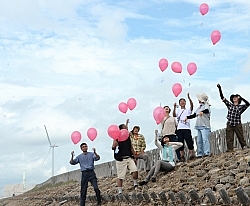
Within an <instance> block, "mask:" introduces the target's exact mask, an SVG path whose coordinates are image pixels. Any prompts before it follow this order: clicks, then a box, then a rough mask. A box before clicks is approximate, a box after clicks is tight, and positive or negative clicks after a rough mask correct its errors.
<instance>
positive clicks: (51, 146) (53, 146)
mask: <svg viewBox="0 0 250 206" xmlns="http://www.w3.org/2000/svg"><path fill="white" fill-rule="evenodd" d="M44 128H45V131H46V135H47V137H48V141H49V145H50V148H52V177H54V148H55V147H58V146H57V145H55V144H54V145H52V144H51V141H50V138H49V134H48V131H47V128H46V126H45V125H44Z"/></svg>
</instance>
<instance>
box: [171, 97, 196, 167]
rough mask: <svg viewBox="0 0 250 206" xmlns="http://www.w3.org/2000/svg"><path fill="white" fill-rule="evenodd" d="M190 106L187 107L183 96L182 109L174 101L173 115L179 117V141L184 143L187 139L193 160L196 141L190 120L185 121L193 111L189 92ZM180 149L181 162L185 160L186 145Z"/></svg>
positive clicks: (181, 100) (180, 103)
mask: <svg viewBox="0 0 250 206" xmlns="http://www.w3.org/2000/svg"><path fill="white" fill-rule="evenodd" d="M187 97H188V100H189V104H190V107H189V108H186V100H185V99H184V98H181V99H180V100H179V105H180V109H178V110H176V107H177V105H176V103H174V110H173V116H174V117H176V119H177V131H176V134H177V137H178V141H179V142H182V143H183V145H184V140H185V141H186V144H187V147H188V149H189V159H190V160H192V159H194V158H195V154H194V141H193V138H192V134H191V129H190V121H189V120H187V121H185V118H186V116H188V115H191V114H192V111H193V107H194V105H193V101H192V100H191V98H190V95H189V93H188V94H187ZM179 151H180V160H181V162H185V154H184V146H182V147H181V148H179Z"/></svg>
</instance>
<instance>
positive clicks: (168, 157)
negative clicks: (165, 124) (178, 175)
mask: <svg viewBox="0 0 250 206" xmlns="http://www.w3.org/2000/svg"><path fill="white" fill-rule="evenodd" d="M159 142H160V143H159ZM155 145H156V146H157V147H158V149H159V150H160V151H161V159H160V160H157V161H156V163H155V165H154V166H153V167H152V168H151V169H150V171H149V172H148V174H147V176H146V177H145V179H144V180H143V181H141V182H139V185H140V186H143V185H146V184H147V183H148V182H149V180H150V178H151V177H152V178H151V180H152V182H156V175H157V174H158V173H159V172H160V171H164V172H171V171H172V170H173V169H174V168H175V162H176V153H175V151H176V150H177V149H178V148H180V147H181V146H182V145H183V144H182V142H170V139H169V137H167V136H165V137H161V138H160V139H159V140H158V130H155Z"/></svg>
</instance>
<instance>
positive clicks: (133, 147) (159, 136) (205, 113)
mask: <svg viewBox="0 0 250 206" xmlns="http://www.w3.org/2000/svg"><path fill="white" fill-rule="evenodd" d="M217 87H218V89H219V94H220V98H221V100H222V101H223V102H224V103H225V105H226V106H227V109H228V114H227V125H226V141H227V150H228V151H233V149H234V145H233V143H234V132H235V133H236V136H237V138H238V140H239V142H240V145H241V147H242V149H245V148H246V147H247V144H246V141H245V140H244V136H243V127H242V124H241V114H242V113H243V112H244V111H245V110H246V109H247V108H248V107H249V105H250V104H249V102H248V101H247V100H245V99H244V98H243V97H241V96H240V95H238V94H236V95H233V94H232V95H231V96H230V101H231V102H230V101H229V100H227V99H226V98H225V97H224V96H223V93H222V89H221V86H220V84H218V85H217ZM187 97H188V100H189V103H190V107H189V108H186V100H185V99H184V98H181V99H180V100H179V106H180V108H179V109H177V107H178V106H177V104H176V103H174V109H173V112H172V115H173V116H171V115H170V114H171V109H170V107H169V106H164V109H165V117H164V119H163V120H162V122H161V132H160V133H158V130H155V145H156V146H157V148H159V150H160V156H161V158H160V159H159V160H157V161H156V162H155V163H154V165H153V166H152V167H151V162H150V159H149V157H148V155H147V154H146V153H145V149H146V141H145V138H144V136H143V135H142V134H140V133H139V131H140V127H139V126H134V127H133V129H132V131H130V132H129V137H128V138H127V139H126V140H125V141H122V142H121V141H118V140H116V139H114V140H113V144H112V150H113V151H114V158H115V160H116V169H117V187H118V193H122V185H123V180H124V179H125V176H126V172H127V169H128V170H129V172H130V174H131V175H132V179H133V184H134V188H135V189H136V188H137V187H138V184H139V185H140V186H143V185H145V184H147V183H148V182H149V180H150V179H151V181H152V182H156V176H157V174H158V173H159V171H165V172H171V171H172V170H174V168H175V165H176V162H177V161H181V162H183V161H186V159H185V157H186V156H187V155H185V153H184V144H185V143H186V145H187V147H188V149H189V155H188V156H189V159H190V160H193V159H194V158H196V157H197V158H201V157H207V156H209V155H210V142H209V136H210V132H211V125H210V116H211V109H210V106H211V105H210V103H209V101H208V96H207V95H206V94H201V95H197V99H198V102H199V106H198V107H197V109H196V110H195V111H194V112H193V102H192V100H191V98H190V95H189V94H188V95H187ZM242 101H243V102H244V104H241V103H242ZM193 118H196V123H195V127H194V128H195V129H196V130H197V142H196V143H197V155H195V152H194V141H193V138H192V134H191V128H190V119H193ZM128 123H129V120H127V121H126V124H121V125H119V129H120V130H122V129H128ZM80 148H81V150H82V154H80V155H78V156H77V157H76V158H75V159H74V152H73V151H72V152H71V155H72V156H71V160H70V164H72V165H75V164H78V163H79V164H80V168H81V172H82V179H81V192H80V196H81V202H80V205H81V206H83V205H85V199H86V193H87V186H88V182H91V184H92V185H93V187H94V190H95V193H96V197H97V202H98V205H101V195H100V190H99V189H98V186H97V178H96V174H95V172H94V161H97V160H99V159H100V156H99V155H98V154H97V153H96V149H95V148H93V152H88V151H87V149H88V147H87V144H86V143H82V144H81V145H80ZM138 159H143V160H144V162H145V170H146V172H147V175H146V177H145V178H144V180H143V181H141V182H138V170H137V161H138Z"/></svg>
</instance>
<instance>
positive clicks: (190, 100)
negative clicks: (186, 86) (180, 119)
mask: <svg viewBox="0 0 250 206" xmlns="http://www.w3.org/2000/svg"><path fill="white" fill-rule="evenodd" d="M187 96H188V100H189V104H190V110H191V111H193V109H194V103H193V101H192V99H191V98H190V95H189V93H188V94H187Z"/></svg>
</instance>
